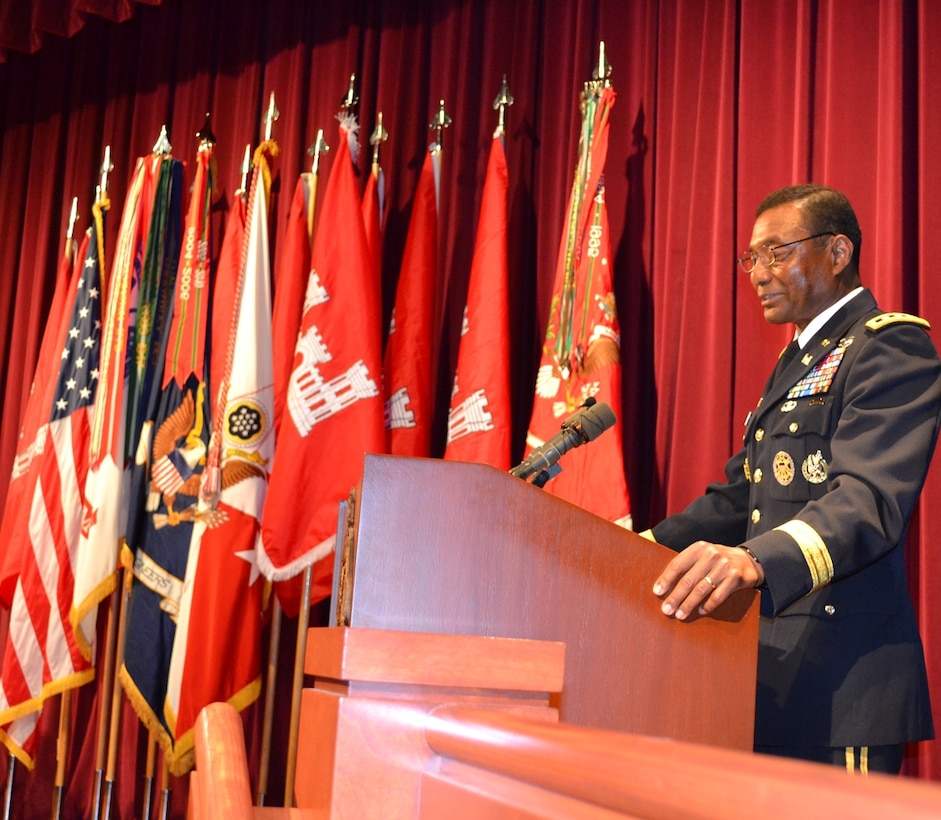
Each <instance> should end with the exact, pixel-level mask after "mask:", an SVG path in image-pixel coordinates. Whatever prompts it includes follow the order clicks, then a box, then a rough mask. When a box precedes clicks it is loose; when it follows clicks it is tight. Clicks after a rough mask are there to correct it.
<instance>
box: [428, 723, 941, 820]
mask: <svg viewBox="0 0 941 820" xmlns="http://www.w3.org/2000/svg"><path fill="white" fill-rule="evenodd" d="M430 717H431V718H433V719H430V720H429V721H428V723H427V724H426V727H425V738H426V740H427V742H428V744H429V746H430V748H431V749H432V751H433V752H434V753H435V755H437V759H436V761H435V764H434V765H431V766H429V767H428V768H427V769H426V770H425V771H424V772H423V773H422V789H421V791H422V805H421V812H420V813H419V815H418V816H419V817H422V818H438V817H448V818H449V820H463V818H467V820H470V819H471V818H474V820H479V818H485V817H494V818H496V817H520V816H522V817H591V818H599V817H643V818H679V817H682V818H709V819H712V818H723V820H738V818H740V819H741V820H754V818H774V819H775V820H785V818H795V820H805V819H806V818H823V819H825V820H832V819H833V818H837V817H853V818H873V819H875V818H879V820H882V819H883V818H891V817H897V818H903V817H904V818H906V820H912V818H937V817H939V816H941V786H939V785H938V784H935V783H926V782H921V781H915V780H910V779H906V778H901V777H890V776H888V775H882V774H871V775H868V776H861V775H851V774H847V773H846V772H845V771H841V770H840V769H838V768H836V767H834V766H825V765H822V764H816V763H806V762H803V761H796V760H785V759H783V758H777V757H770V756H766V755H758V754H753V753H750V752H739V751H735V750H731V749H717V748H714V747H708V746H702V745H698V744H691V743H683V742H680V741H674V740H668V739H666V738H651V737H642V736H639V735H629V734H622V733H616V732H606V731H602V730H597V729H589V728H586V727H582V726H571V725H566V724H563V723H559V724H545V723H537V722H533V721H529V720H526V719H524V718H520V717H517V716H514V715H506V714H498V713H494V712H487V711H483V710H478V709H466V708H460V707H442V708H440V709H437V710H436V711H435V712H434V713H433V715H431V716H430Z"/></svg>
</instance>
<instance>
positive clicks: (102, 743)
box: [92, 145, 123, 820]
mask: <svg viewBox="0 0 941 820" xmlns="http://www.w3.org/2000/svg"><path fill="white" fill-rule="evenodd" d="M113 170H114V165H113V164H112V162H111V146H110V145H106V146H105V152H104V157H103V159H102V162H101V169H100V174H101V177H100V179H99V182H98V186H97V191H96V202H97V204H98V205H99V206H100V205H101V204H102V203H104V202H106V201H107V199H108V177H109V175H110V174H111V172H112V171H113ZM98 241H102V239H101V237H98ZM99 261H100V264H101V265H102V266H104V260H103V259H102V260H99ZM104 281H105V278H102V282H104ZM101 299H102V302H104V294H102V296H101ZM122 580H123V577H122V570H121V569H120V568H119V569H118V573H117V583H116V584H115V587H114V590H112V592H111V596H110V598H111V600H110V602H109V606H108V628H107V631H106V633H105V644H104V647H102V650H101V654H102V655H103V660H104V663H103V668H102V670H101V679H100V682H101V685H100V687H99V689H98V736H97V739H96V741H95V746H96V752H95V786H94V803H93V804H94V809H93V812H92V817H93V818H96V820H97V818H98V816H99V814H100V812H101V805H102V802H101V790H102V785H103V781H104V773H105V764H106V759H107V753H108V724H109V722H110V718H111V711H110V704H111V682H112V680H113V678H114V654H115V650H116V648H117V641H118V637H117V636H118V620H119V618H120V610H121V586H122Z"/></svg>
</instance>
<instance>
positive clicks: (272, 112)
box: [265, 91, 281, 142]
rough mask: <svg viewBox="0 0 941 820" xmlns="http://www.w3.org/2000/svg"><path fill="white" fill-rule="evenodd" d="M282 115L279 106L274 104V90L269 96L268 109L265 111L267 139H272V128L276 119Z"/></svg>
mask: <svg viewBox="0 0 941 820" xmlns="http://www.w3.org/2000/svg"><path fill="white" fill-rule="evenodd" d="M280 116H281V112H280V111H278V108H277V106H276V105H275V104H274V91H272V92H271V96H270V97H269V98H268V110H267V112H265V141H266V142H267V141H268V140H270V139H271V130H272V127H273V126H274V121H275V120H276V119H278V117H280Z"/></svg>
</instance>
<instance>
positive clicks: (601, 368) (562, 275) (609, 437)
mask: <svg viewBox="0 0 941 820" xmlns="http://www.w3.org/2000/svg"><path fill="white" fill-rule="evenodd" d="M614 99H615V92H614V89H612V88H611V87H610V85H608V84H607V83H606V82H604V81H597V82H595V83H590V84H588V86H587V87H586V89H585V91H584V93H583V98H582V106H581V110H582V128H581V135H580V139H579V148H578V151H579V156H578V165H577V168H576V172H575V179H574V183H573V185H572V192H571V196H570V199H569V206H568V212H567V214H566V218H565V226H564V230H563V233H562V241H561V247H560V249H559V258H558V264H557V268H556V278H555V286H554V288H553V296H552V303H551V307H550V314H549V322H548V325H547V327H546V336H545V342H544V344H543V348H542V359H541V362H540V366H539V371H538V374H537V378H536V391H535V397H534V401H533V410H532V416H531V419H530V423H529V430H528V432H527V435H526V444H527V452H529V451H531V450H532V449H533V448H535V447H539V446H541V445H542V444H543V443H545V442H546V441H547V440H549V439H551V438H552V436H554V435H555V434H556V433H558V431H559V429H560V427H561V424H562V422H563V421H564V420H565V419H566V418H567V417H568V416H569V415H571V414H572V413H573V412H574V411H575V410H577V409H578V407H579V406H581V405H582V404H583V403H584V401H585V400H586V399H588V398H591V397H593V398H595V399H596V400H597V401H604V402H607V403H608V404H609V405H610V406H611V409H612V410H613V411H614V414H615V415H616V416H618V415H620V410H621V331H620V325H619V323H618V317H617V309H616V306H615V300H614V274H613V270H612V261H613V260H612V258H611V247H610V236H609V231H608V212H607V206H606V204H605V186H604V164H605V158H606V156H607V152H608V125H609V116H610V113H611V107H612V106H613V104H614ZM620 430H621V428H620V427H618V426H615V427H614V428H613V429H611V430H609V431H608V432H607V434H606V435H604V436H601V437H600V438H599V439H598V440H597V441H594V442H592V443H591V445H590V446H585V447H580V448H578V449H576V450H573V451H571V452H569V453H567V454H566V456H565V458H564V461H563V462H560V465H559V466H561V467H562V472H561V474H560V475H558V476H557V477H555V478H553V479H552V481H550V482H549V483H548V484H546V485H545V486H546V490H547V491H549V492H551V493H553V494H555V495H558V496H559V497H561V498H565V499H567V500H568V501H571V502H573V503H575V504H577V505H579V506H580V507H583V508H584V509H586V510H589V511H590V512H593V513H595V514H596V515H599V516H601V517H602V518H607V519H608V520H610V521H614V522H617V523H619V524H621V525H623V526H626V527H630V526H631V518H630V499H629V497H628V491H627V481H626V479H625V476H624V460H623V459H624V457H623V453H622V446H621V432H620Z"/></svg>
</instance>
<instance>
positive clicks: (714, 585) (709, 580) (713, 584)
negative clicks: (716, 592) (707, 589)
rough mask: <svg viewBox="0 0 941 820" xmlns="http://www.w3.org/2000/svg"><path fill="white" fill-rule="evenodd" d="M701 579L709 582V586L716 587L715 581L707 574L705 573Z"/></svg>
mask: <svg viewBox="0 0 941 820" xmlns="http://www.w3.org/2000/svg"><path fill="white" fill-rule="evenodd" d="M703 580H704V581H705V582H706V583H707V584H709V586H711V587H712V588H713V589H715V588H716V582H715V581H713V580H712V578H710V577H709V576H708V575H707V576H706V577H705V578H704V579H703Z"/></svg>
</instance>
